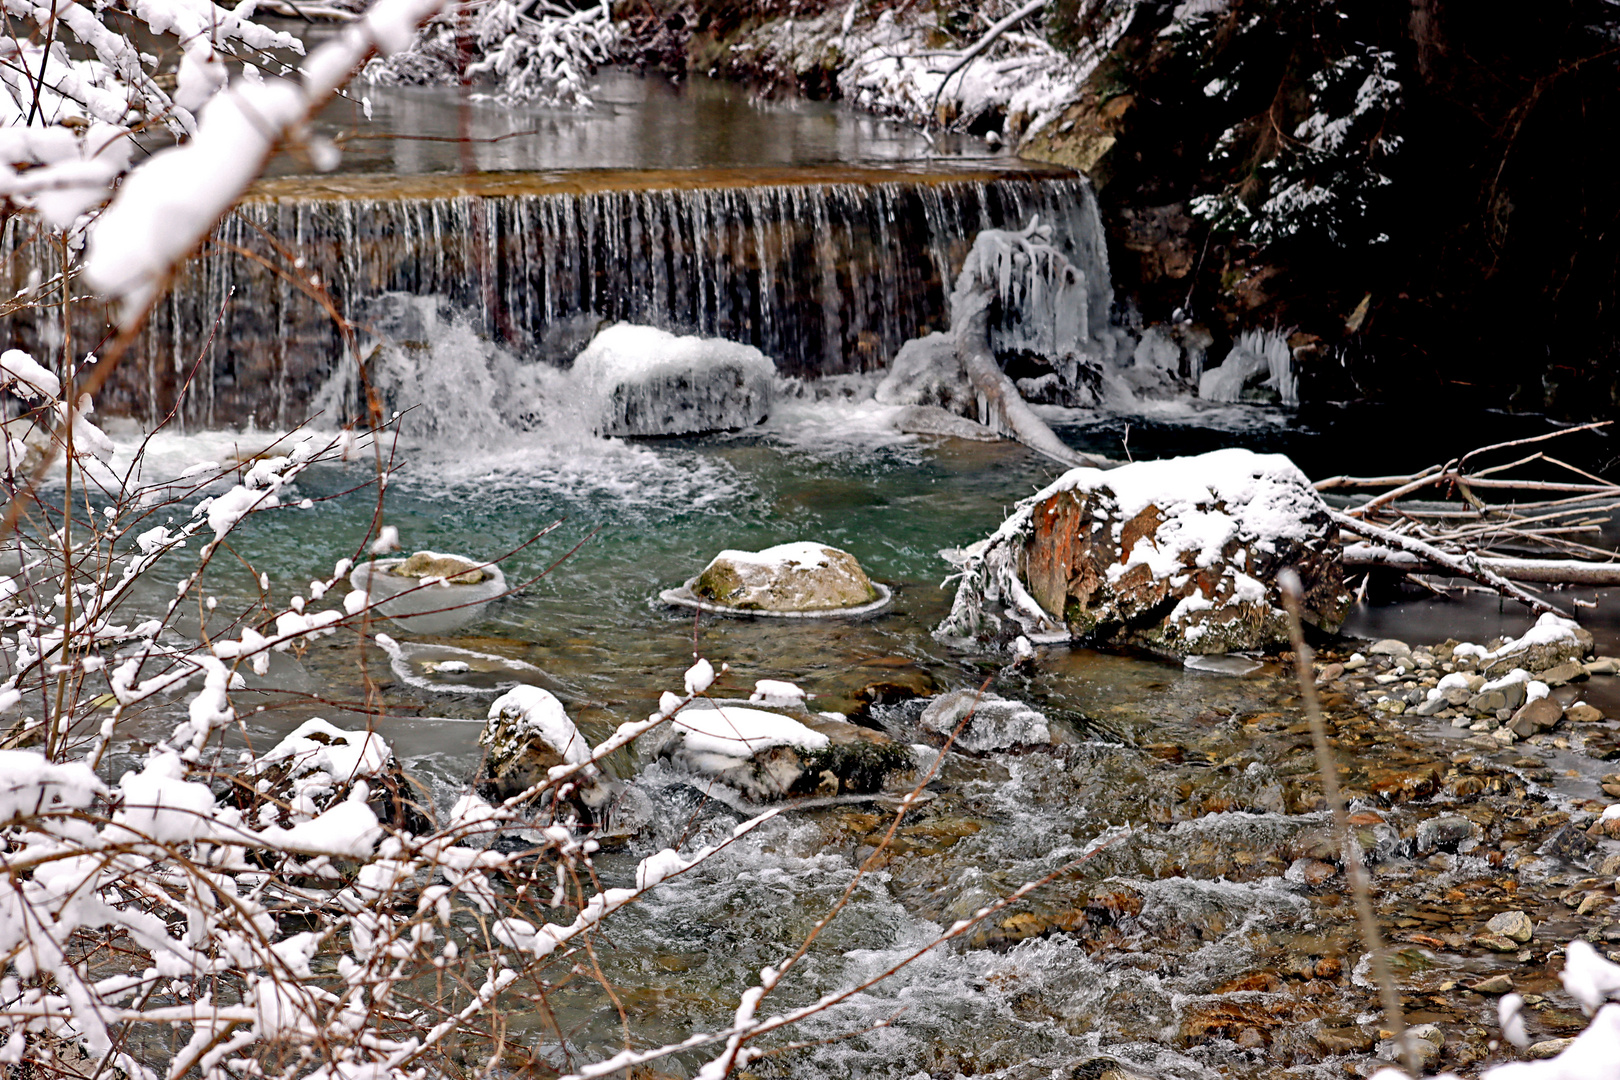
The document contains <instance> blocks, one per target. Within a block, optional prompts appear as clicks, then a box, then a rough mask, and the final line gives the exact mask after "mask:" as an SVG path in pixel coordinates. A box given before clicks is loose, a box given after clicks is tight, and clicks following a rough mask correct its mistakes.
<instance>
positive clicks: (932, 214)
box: [3, 167, 1112, 427]
mask: <svg viewBox="0 0 1620 1080" xmlns="http://www.w3.org/2000/svg"><path fill="white" fill-rule="evenodd" d="M1036 215H1039V216H1040V218H1041V219H1042V220H1043V221H1050V222H1053V223H1054V224H1055V225H1056V226H1057V230H1056V231H1057V233H1058V235H1059V236H1060V237H1062V238H1063V243H1064V244H1066V245H1067V247H1068V249H1069V251H1070V255H1071V258H1072V261H1074V262H1075V264H1076V265H1077V266H1081V267H1084V268H1085V269H1086V279H1087V283H1088V285H1087V288H1088V291H1089V292H1090V293H1091V294H1092V295H1090V296H1089V297H1088V305H1087V310H1088V312H1089V318H1090V319H1092V320H1093V321H1096V322H1098V324H1099V325H1098V326H1097V327H1095V329H1096V330H1097V331H1098V332H1099V333H1100V332H1101V331H1102V329H1103V328H1104V325H1105V324H1106V320H1107V317H1108V312H1109V307H1110V304H1111V302H1112V292H1111V288H1110V286H1109V278H1108V268H1107V255H1106V248H1105V245H1104V240H1103V235H1102V230H1101V226H1100V224H1099V222H1098V218H1097V212H1096V206H1095V201H1094V199H1093V196H1092V193H1091V190H1090V188H1089V186H1088V185H1087V184H1086V183H1085V181H1084V180H1081V179H1078V178H1075V177H1073V176H1072V175H1071V174H1067V173H1063V172H1057V171H1041V170H1038V169H1020V170H1017V171H1009V170H1004V169H996V170H990V169H977V170H967V169H961V168H956V169H946V168H941V169H936V170H931V171H927V172H918V171H910V170H901V169H888V168H849V167H839V168H824V169H805V168H794V169H777V170H741V169H736V170H702V171H697V170H682V171H665V172H653V173H649V172H630V171H622V172H621V171H612V170H604V171H592V172H574V173H539V174H536V173H528V174H487V175H478V176H448V177H444V176H425V177H404V178H393V177H365V176H354V177H337V178H330V179H327V178H293V179H287V180H277V181H270V182H267V183H265V184H263V185H261V186H260V188H259V189H258V190H257V192H256V193H255V194H254V195H253V196H252V197H251V198H249V199H248V200H247V202H246V203H245V204H244V205H243V206H242V207H241V209H240V210H239V211H238V212H237V213H236V214H234V215H233V216H232V217H231V218H229V219H228V220H227V221H226V222H225V223H224V224H223V225H222V226H221V228H220V230H219V232H218V234H217V235H216V236H215V237H214V240H213V242H212V243H210V245H209V246H208V248H207V250H205V252H204V253H203V255H202V256H201V257H200V258H198V259H196V260H194V261H193V262H192V263H190V264H189V265H188V266H187V268H186V270H185V271H184V272H183V274H182V275H181V276H180V277H179V278H178V279H177V280H176V282H175V284H174V287H173V289H172V291H171V293H170V295H169V296H168V297H166V298H165V299H164V300H163V301H162V302H161V303H160V304H159V305H158V307H157V309H156V310H155V311H154V313H153V316H152V319H151V322H150V324H149V326H148V327H147V329H146V330H145V332H144V334H143V335H142V339H141V341H140V344H139V346H138V347H137V349H136V351H135V352H134V353H133V354H132V355H130V356H129V357H127V358H126V359H125V360H124V362H123V365H122V366H121V368H120V370H119V372H118V373H117V375H116V377H115V378H114V379H113V380H112V381H111V382H110V384H109V386H108V389H107V390H106V391H104V393H103V395H102V401H101V403H100V405H99V407H100V408H101V409H102V411H103V412H112V413H122V414H127V415H133V416H136V417H139V418H143V419H146V420H148V421H153V420H156V419H158V418H160V417H161V416H163V415H164V414H165V413H167V412H168V410H169V409H170V407H171V406H172V404H173V402H174V400H175V396H176V394H177V392H178V390H179V388H180V387H181V385H182V384H183V383H184V381H185V379H186V377H187V375H188V373H189V372H190V371H191V369H192V367H193V365H197V367H198V370H197V376H196V386H195V388H194V389H193V391H192V392H191V393H190V394H189V395H188V397H187V398H186V400H185V402H184V406H183V408H182V419H183V421H184V423H185V424H186V425H187V426H191V427H213V426H226V425H239V424H258V425H262V426H269V425H276V426H284V425H287V424H290V423H297V422H298V421H300V420H302V419H303V418H304V417H305V416H306V415H307V412H308V410H309V407H310V405H311V402H312V401H313V400H314V399H315V397H316V395H317V393H318V392H319V391H320V390H321V389H322V388H328V390H329V389H330V388H329V386H328V384H329V383H331V381H332V379H333V377H334V373H336V372H339V371H340V370H341V360H342V357H343V342H342V337H341V335H340V333H339V332H338V330H337V327H336V325H335V324H334V322H333V321H332V320H331V318H330V317H329V316H328V315H327V313H326V312H325V311H324V310H323V309H322V307H321V305H320V304H319V303H317V302H316V300H315V299H313V298H312V297H311V296H310V295H309V294H308V290H307V289H306V288H304V287H302V286H301V285H300V284H299V283H298V282H296V281H295V280H293V278H294V277H295V276H297V275H302V276H303V277H304V278H305V279H306V280H309V279H313V280H315V281H318V282H319V283H320V286H321V287H322V288H323V289H325V290H326V291H327V292H328V293H329V294H330V296H331V298H332V300H333V301H334V302H335V304H336V307H337V309H338V310H339V311H340V312H342V313H343V314H344V315H346V316H347V317H348V318H349V319H351V320H352V321H353V322H354V323H356V324H357V325H358V326H359V327H360V328H361V330H360V334H359V338H360V340H361V342H362V348H363V350H364V348H365V344H364V343H366V342H367V341H368V340H369V339H371V338H372V337H373V336H374V335H375V334H384V335H389V336H395V337H398V336H399V334H400V332H401V328H397V327H393V326H390V325H389V320H388V313H389V312H390V311H391V310H394V309H397V307H398V305H392V306H391V305H390V304H389V303H388V302H387V299H388V298H389V297H390V296H391V295H392V296H397V294H401V293H403V294H409V295H414V296H434V297H438V298H440V299H441V301H442V302H443V304H444V305H445V306H446V307H447V309H448V310H450V311H454V312H455V313H457V314H458V316H460V317H464V318H467V319H470V320H471V322H472V323H473V325H474V327H475V328H476V329H477V331H478V332H479V333H481V334H485V335H488V336H489V337H490V338H492V339H494V340H495V341H498V342H500V343H502V344H503V345H504V346H505V347H506V348H508V349H509V350H511V351H512V352H513V353H514V354H516V355H517V356H519V357H521V358H522V359H523V360H525V361H528V362H537V363H542V362H543V363H549V364H554V365H565V364H567V363H568V362H569V361H570V360H571V358H572V357H573V355H574V354H575V353H576V352H577V351H578V350H579V348H580V347H582V345H583V344H584V342H585V341H586V340H587V339H588V338H589V337H590V335H591V333H592V332H594V331H595V330H596V329H597V328H598V327H599V326H600V325H601V324H603V323H604V322H608V321H619V320H626V321H632V322H639V323H647V324H651V325H655V326H659V327H662V328H665V329H669V330H674V331H678V332H683V333H694V332H695V333H700V334H704V335H708V336H716V337H722V338H726V339H729V340H732V341H739V342H744V343H747V344H751V345H754V346H756V347H758V348H759V349H760V350H761V351H763V352H764V353H765V354H766V355H767V356H769V357H771V358H772V359H773V360H774V361H775V363H776V365H777V370H778V372H779V373H780V374H782V375H793V376H802V377H814V376H822V375H833V374H843V373H847V372H855V371H871V370H876V369H880V368H883V367H885V366H886V365H887V364H888V363H889V362H890V360H891V359H892V358H893V356H894V354H895V353H896V352H897V351H898V350H899V348H900V346H901V345H902V344H904V343H905V342H906V341H908V340H910V339H911V338H914V337H917V336H919V335H920V334H923V333H926V332H928V331H930V330H936V329H941V328H943V327H944V326H946V325H947V323H948V319H949V312H948V302H947V296H948V294H949V291H950V286H951V278H952V276H953V275H954V273H955V272H956V270H957V268H958V267H959V266H960V265H961V260H962V258H963V256H964V255H965V254H966V252H967V250H968V247H969V246H970V245H971V243H972V241H973V238H974V236H975V235H976V234H977V233H978V232H979V230H981V229H985V228H999V227H1004V226H1019V225H1023V224H1025V223H1027V222H1028V221H1029V219H1030V218H1031V217H1032V216H1036ZM267 238H268V239H267ZM3 239H4V245H5V251H6V254H7V255H8V256H10V258H9V259H8V262H7V266H8V269H7V271H6V273H9V274H10V275H11V282H10V285H11V288H12V289H13V290H16V289H19V288H22V287H23V286H24V285H25V284H26V283H27V282H28V281H29V276H30V274H31V273H34V272H36V271H37V272H39V273H41V274H43V276H44V277H46V278H48V277H49V276H50V275H51V273H53V272H54V268H55V261H54V258H53V257H52V256H51V254H49V253H47V252H45V251H44V250H43V249H42V248H41V247H40V246H39V245H37V244H32V243H28V242H27V240H26V232H25V231H24V229H23V228H22V227H20V226H19V225H18V224H17V223H16V222H15V221H13V222H12V223H9V224H8V225H7V227H6V232H5V234H4V238H3ZM272 241H273V244H274V245H277V246H279V247H280V248H281V249H282V250H283V252H284V253H286V254H287V255H288V256H290V257H296V259H297V260H298V261H297V262H296V263H292V262H289V261H288V259H286V258H281V257H279V256H278V255H277V254H276V253H275V250H274V247H273V246H272ZM233 290H234V294H233ZM222 310H223V315H221V314H220V313H221V311H222ZM216 319H218V320H219V328H218V331H217V333H215V334H214V336H213V340H212V343H211V344H209V345H208V346H207V347H206V348H205V342H208V340H209V336H210V332H211V331H212V330H213V328H214V324H215V320H216ZM105 321H106V316H105V312H104V311H103V310H100V309H98V308H97V307H96V306H95V305H89V304H87V305H83V306H82V307H80V309H79V311H78V315H77V325H76V327H75V337H76V339H77V340H79V341H91V342H93V341H97V340H100V339H101V338H102V337H103V335H104V333H105ZM12 327H13V329H12V331H11V336H12V341H11V342H10V344H15V345H20V346H22V347H39V346H40V345H41V344H46V345H48V344H49V343H50V342H51V337H50V335H51V334H52V333H53V330H52V327H51V323H50V318H49V317H47V316H45V315H44V314H43V313H41V314H40V316H39V318H38V319H37V320H35V321H34V322H33V323H30V322H29V321H28V320H27V319H21V318H20V319H16V320H13V321H12ZM57 340H59V339H57ZM199 357H200V358H201V362H200V364H198V359H199ZM323 396H324V397H325V398H326V399H327V400H331V395H330V393H328V394H327V395H323ZM339 398H340V399H341V400H344V401H345V402H347V404H348V407H350V408H353V407H354V406H355V403H356V402H357V401H358V400H359V399H358V396H357V395H354V394H343V395H339ZM329 419H331V418H329Z"/></svg>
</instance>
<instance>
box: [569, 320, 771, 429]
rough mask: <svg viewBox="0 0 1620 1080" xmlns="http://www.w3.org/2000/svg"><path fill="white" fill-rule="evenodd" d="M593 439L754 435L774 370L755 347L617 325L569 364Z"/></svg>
mask: <svg viewBox="0 0 1620 1080" xmlns="http://www.w3.org/2000/svg"><path fill="white" fill-rule="evenodd" d="M574 372H575V374H576V376H577V377H578V378H580V379H582V380H584V381H585V382H586V383H587V384H588V385H589V386H590V387H591V390H592V396H593V398H594V401H595V406H596V408H597V409H598V410H599V413H598V416H597V418H596V420H595V426H596V430H597V432H598V434H601V435H618V436H659V435H698V434H702V433H703V432H708V431H733V430H736V429H738V428H745V427H753V426H754V425H755V424H757V423H759V422H760V421H761V420H764V419H765V416H766V414H767V413H768V412H769V411H770V402H771V386H772V383H773V382H774V380H775V377H776V366H775V365H774V364H772V363H771V361H770V359H769V358H768V357H767V356H766V355H765V354H764V353H762V352H760V351H759V350H758V349H756V348H754V347H753V346H752V345H739V344H737V343H735V342H731V341H722V340H720V339H718V338H700V337H677V336H676V335H674V334H671V333H669V332H667V331H664V330H658V329H655V328H653V327H650V326H634V325H631V324H629V323H619V324H618V325H616V326H610V327H608V328H607V329H606V330H603V331H602V332H601V333H599V334H597V335H596V337H595V338H594V339H592V341H591V343H590V344H589V345H588V346H586V348H585V351H584V352H582V353H580V354H579V356H578V357H576V358H575V360H574Z"/></svg>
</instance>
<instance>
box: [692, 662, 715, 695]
mask: <svg viewBox="0 0 1620 1080" xmlns="http://www.w3.org/2000/svg"><path fill="white" fill-rule="evenodd" d="M713 685H714V665H713V664H710V663H709V662H708V661H707V660H704V659H702V658H701V657H699V658H698V661H697V663H695V664H693V665H692V666H691V667H689V668H687V669H686V692H687V693H688V694H701V693H703V692H704V691H705V690H707V689H708V688H709V687H711V686H713Z"/></svg>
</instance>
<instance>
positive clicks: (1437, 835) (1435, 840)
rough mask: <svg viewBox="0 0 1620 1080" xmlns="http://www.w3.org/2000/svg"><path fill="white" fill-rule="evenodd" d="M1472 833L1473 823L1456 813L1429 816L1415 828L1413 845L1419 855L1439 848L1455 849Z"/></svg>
mask: <svg viewBox="0 0 1620 1080" xmlns="http://www.w3.org/2000/svg"><path fill="white" fill-rule="evenodd" d="M1473 835H1474V823H1473V822H1471V821H1469V820H1468V819H1467V818H1465V817H1462V816H1460V815H1457V814H1445V815H1442V816H1441V817H1433V818H1429V819H1427V820H1426V821H1424V822H1423V823H1422V824H1420V825H1419V826H1418V828H1417V836H1416V837H1415V839H1414V846H1415V847H1416V848H1417V852H1418V854H1419V855H1427V854H1429V853H1430V852H1432V851H1436V850H1438V849H1440V848H1452V849H1455V847H1456V845H1457V844H1460V843H1462V842H1463V841H1464V840H1467V839H1468V838H1469V837H1471V836H1473Z"/></svg>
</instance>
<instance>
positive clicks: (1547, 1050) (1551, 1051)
mask: <svg viewBox="0 0 1620 1080" xmlns="http://www.w3.org/2000/svg"><path fill="white" fill-rule="evenodd" d="M1574 1042H1575V1040H1574V1039H1573V1038H1568V1039H1543V1040H1541V1041H1540V1042H1536V1043H1531V1044H1530V1048H1529V1049H1528V1050H1526V1051H1525V1052H1524V1056H1525V1057H1527V1058H1530V1059H1531V1060H1535V1061H1541V1060H1545V1059H1547V1058H1555V1057H1557V1056H1558V1055H1559V1054H1562V1053H1563V1052H1564V1051H1565V1050H1567V1049H1569V1047H1570V1045H1571V1044H1572V1043H1574Z"/></svg>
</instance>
